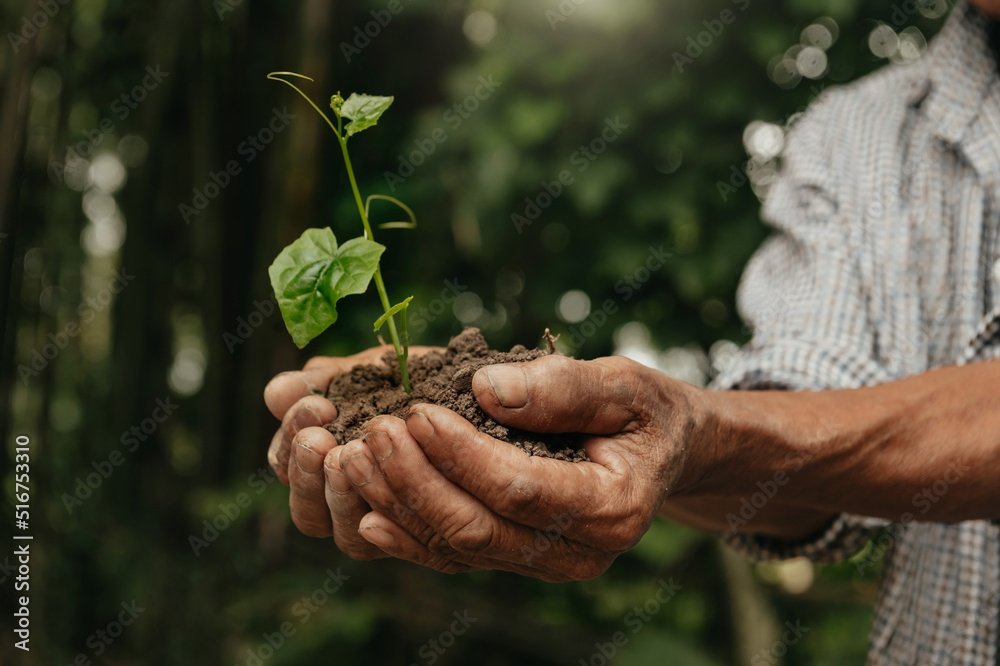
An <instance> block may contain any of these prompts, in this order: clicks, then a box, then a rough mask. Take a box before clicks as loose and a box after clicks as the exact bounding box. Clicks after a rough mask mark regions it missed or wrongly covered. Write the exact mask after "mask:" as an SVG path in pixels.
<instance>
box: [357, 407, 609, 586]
mask: <svg viewBox="0 0 1000 666" xmlns="http://www.w3.org/2000/svg"><path fill="white" fill-rule="evenodd" d="M470 427H471V425H470ZM366 439H367V446H368V448H369V451H368V452H367V453H368V455H370V456H371V459H369V460H366V461H364V462H363V463H362V466H361V467H360V468H358V469H357V470H354V469H353V468H352V466H351V464H350V463H348V464H347V467H346V469H345V472H346V473H347V476H348V478H349V479H351V480H352V481H353V482H354V483H355V484H356V487H357V488H358V491H359V492H360V493H362V494H363V495H364V496H365V497H367V498H368V499H369V504H371V505H372V508H373V509H376V510H379V511H380V513H381V514H382V515H383V516H384V517H392V521H391V522H394V523H396V524H399V525H400V526H401V527H404V528H406V531H407V532H408V533H410V534H411V535H412V536H414V537H415V538H416V541H417V542H419V543H422V544H424V546H426V550H427V553H425V552H424V550H422V549H419V548H417V549H416V550H414V549H413V548H414V547H413V546H412V544H410V545H409V546H406V543H409V542H408V541H406V540H400V539H396V545H395V546H389V547H383V549H384V550H386V552H389V553H390V554H393V555H395V556H397V557H404V556H405V559H412V560H413V561H416V562H418V563H421V564H425V562H424V561H422V560H421V558H426V557H428V553H429V556H430V557H433V556H435V555H446V556H447V558H448V561H449V562H454V561H459V562H466V563H470V564H472V565H474V566H479V567H482V568H490V569H503V570H506V571H518V572H523V573H527V574H528V575H532V576H535V577H542V578H544V579H545V580H566V579H567V578H566V576H571V577H573V578H580V577H581V575H582V574H589V573H592V572H593V569H594V566H595V563H596V562H597V561H598V560H599V559H600V558H595V557H594V556H593V553H592V552H591V551H590V550H589V549H587V548H585V547H583V546H582V545H581V544H578V543H575V542H573V541H571V540H569V539H565V538H563V537H562V535H561V534H558V533H556V534H553V535H552V536H551V538H547V541H546V543H545V545H544V547H543V548H542V549H535V548H533V544H534V543H535V542H536V540H537V539H538V534H537V531H536V530H531V529H530V528H528V527H526V526H525V525H521V524H517V523H515V522H511V521H508V520H506V519H503V518H501V517H499V516H497V515H496V514H495V513H494V512H493V511H491V510H490V508H489V507H487V506H484V505H483V503H482V502H480V501H478V500H477V499H476V498H475V497H472V496H471V495H469V494H468V493H467V492H465V490H463V489H462V488H459V487H458V486H456V485H455V484H453V483H452V482H451V481H449V480H448V479H447V478H445V476H444V475H443V474H442V473H441V472H440V471H439V470H438V469H436V468H435V467H434V466H433V465H431V463H430V461H428V460H427V458H426V456H424V454H423V452H422V451H421V450H420V447H419V445H418V443H417V442H416V440H415V439H414V438H413V437H412V435H411V434H410V432H409V430H408V429H407V427H406V424H405V423H404V422H402V421H400V420H399V419H394V418H392V417H379V418H377V419H374V420H373V421H372V422H371V424H370V425H369V435H368V437H367V438H366ZM507 446H509V445H507ZM363 453H364V449H363V448H361V447H359V454H363ZM358 457H359V458H360V457H362V456H361V455H359V456H358ZM376 460H377V464H378V469H375V470H372V466H373V464H374V463H375V461H376ZM356 472H357V476H355V473H356ZM380 472H381V473H380ZM400 499H403V500H405V502H404V503H403V506H402V507H401V508H400V507H399V506H398V504H397V505H394V504H393V502H394V501H395V502H397V503H398V502H399V500H400ZM383 505H384V506H385V507H386V508H385V509H383V508H382V507H383ZM413 513H415V514H416V515H417V516H418V517H419V518H420V521H421V523H423V524H426V526H427V528H429V531H427V530H423V529H420V528H419V527H418V529H416V530H414V529H412V528H411V527H409V526H410V525H413V524H414V521H413V520H412V514H413ZM373 520H374V519H373ZM365 525H369V526H370V523H366V522H364V521H363V525H362V526H365ZM383 527H385V525H383ZM386 531H388V532H389V534H392V532H391V531H389V530H386ZM428 534H429V535H430V538H428ZM363 535H364V533H363ZM407 548H408V549H409V550H406V549H407ZM394 549H395V550H394ZM453 553H454V555H453ZM609 563H610V561H609V562H608V564H609ZM606 566H607V565H606V564H605V568H606ZM595 575H596V574H595Z"/></svg>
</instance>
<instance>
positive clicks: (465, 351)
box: [327, 328, 589, 462]
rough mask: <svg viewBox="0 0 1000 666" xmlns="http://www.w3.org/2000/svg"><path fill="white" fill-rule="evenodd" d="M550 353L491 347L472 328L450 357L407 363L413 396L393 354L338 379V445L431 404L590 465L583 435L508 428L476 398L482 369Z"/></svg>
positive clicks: (551, 454) (549, 454)
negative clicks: (378, 421) (475, 379)
mask: <svg viewBox="0 0 1000 666" xmlns="http://www.w3.org/2000/svg"><path fill="white" fill-rule="evenodd" d="M548 353H550V352H548V351H543V350H541V349H533V350H528V349H526V348H525V347H523V346H521V345H518V346H516V347H514V348H513V349H511V350H510V351H509V352H498V351H494V350H492V349H490V348H489V346H488V345H487V344H486V340H484V339H483V336H482V334H481V333H480V332H479V329H477V328H467V329H465V330H464V331H463V332H462V333H461V335H458V336H456V337H455V338H453V339H452V341H451V342H450V343H449V344H448V348H447V349H446V350H445V352H444V353H441V352H438V351H433V352H430V353H428V354H426V355H424V356H421V357H419V358H411V359H410V360H409V361H408V363H407V368H409V371H410V382H411V386H412V388H413V393H411V394H410V395H407V394H406V392H405V391H404V390H403V388H402V386H400V376H399V365H398V364H397V363H396V356H395V354H393V353H392V352H390V353H388V354H386V356H385V357H384V359H383V361H384V365H381V366H378V365H361V366H358V367H356V368H354V369H353V370H351V371H350V372H348V373H345V374H343V375H340V376H338V377H336V378H334V380H333V382H332V383H331V384H330V389H329V391H328V393H327V397H328V398H329V399H330V400H331V401H332V402H333V404H335V405H336V406H337V419H336V420H335V421H334V422H333V423H331V424H330V425H329V426H327V429H328V430H329V431H330V432H332V433H333V434H334V436H335V437H336V438H337V441H338V442H340V443H342V444H346V443H347V442H350V441H352V440H355V439H360V438H361V437H362V436H363V434H364V430H363V429H364V426H365V424H366V423H367V422H368V421H369V420H370V419H371V418H372V417H374V416H378V415H380V414H391V415H393V416H398V417H399V418H402V419H405V418H406V415H407V414H408V413H409V410H410V407H411V406H413V405H417V404H421V403H425V404H426V403H430V404H434V405H441V406H442V407H447V408H448V409H451V410H452V411H454V412H457V413H458V414H459V415H461V416H463V417H465V418H466V419H468V420H469V421H470V422H472V424H473V425H475V426H476V427H477V428H479V430H480V431H481V432H484V433H486V434H488V435H491V436H492V437H495V438H497V439H500V440H503V441H505V442H510V443H511V444H513V445H514V446H516V447H518V448H519V449H521V450H522V451H525V452H526V453H528V455H533V456H542V457H546V458H557V459H559V460H569V461H571V462H580V461H585V460H589V458H588V457H587V454H586V453H584V451H583V450H582V449H581V448H580V446H581V440H580V437H579V436H578V435H539V434H537V433H530V432H524V431H522V430H516V429H514V428H507V427H506V426H503V425H501V424H499V423H497V422H496V421H494V420H493V419H491V418H490V417H489V416H487V415H486V413H485V412H483V410H482V409H480V408H479V403H477V402H476V398H475V396H474V395H473V393H472V376H473V375H475V374H476V371H477V370H479V368H482V367H483V366H487V365H496V364H498V363H522V362H526V361H532V360H534V359H536V358H539V357H541V356H545V355H546V354H548Z"/></svg>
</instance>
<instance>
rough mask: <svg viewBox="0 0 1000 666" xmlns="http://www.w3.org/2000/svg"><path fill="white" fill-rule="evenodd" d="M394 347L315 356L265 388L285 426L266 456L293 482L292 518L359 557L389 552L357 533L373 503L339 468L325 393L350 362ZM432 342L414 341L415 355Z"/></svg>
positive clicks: (374, 358) (371, 359)
mask: <svg viewBox="0 0 1000 666" xmlns="http://www.w3.org/2000/svg"><path fill="white" fill-rule="evenodd" d="M391 349H392V347H388V346H384V347H375V348H372V349H369V350H366V351H364V352H361V353H360V354H355V355H353V356H347V357H343V358H333V357H325V356H317V357H315V358H312V359H310V360H309V362H308V363H306V365H305V367H304V368H303V369H302V370H301V371H298V372H283V373H281V374H279V375H277V376H275V377H274V379H272V380H271V381H270V382H269V383H268V385H267V387H266V388H265V389H264V402H265V403H267V407H268V409H270V410H271V413H272V414H274V415H275V416H276V417H277V418H278V419H279V420H281V427H280V428H279V429H278V431H277V432H276V433H275V434H274V437H273V438H272V439H271V446H270V448H269V450H268V452H267V459H268V462H269V463H270V465H271V468H272V469H273V470H274V472H275V474H277V476H278V478H279V479H280V480H281V482H282V483H284V484H285V485H286V486H289V487H290V488H291V493H290V494H289V500H288V504H289V507H290V509H291V515H292V521H293V522H294V523H295V525H296V527H298V528H299V530H301V531H302V532H303V533H304V534H307V535H309V536H315V537H329V536H333V537H334V539H335V541H336V543H337V546H338V547H339V548H340V549H341V550H343V551H344V552H346V553H347V554H349V555H350V556H351V557H354V558H355V559H373V558H377V557H386V555H385V553H383V552H382V551H381V550H379V549H378V548H375V547H374V546H372V545H371V544H369V543H368V542H367V541H365V540H364V539H362V538H361V537H360V536H359V535H358V522H359V521H360V520H361V518H362V517H363V516H364V515H365V514H367V513H369V512H370V511H371V509H370V508H369V506H368V505H367V504H366V503H365V502H364V500H363V499H361V497H359V496H358V494H357V493H356V492H354V490H353V488H352V487H351V485H350V484H349V483H348V482H347V480H346V479H345V478H344V475H343V473H342V472H341V466H340V459H341V454H342V453H343V447H340V446H337V441H336V438H334V436H333V435H332V434H330V432H329V431H328V430H326V429H325V428H324V427H323V426H324V425H326V424H328V423H331V422H332V421H333V420H334V419H335V418H336V417H337V408H336V407H334V405H333V403H332V402H330V401H329V400H328V399H327V398H326V390H327V388H328V387H329V385H330V381H331V380H332V379H333V378H334V377H335V376H337V375H339V374H341V373H344V372H347V371H349V370H350V369H351V368H353V367H355V366H357V365H362V364H366V363H374V364H379V363H381V358H382V356H383V355H384V354H385V353H386V352H387V351H391ZM428 350H429V348H423V347H411V348H410V353H411V355H420V354H422V353H426V352H427V351H428Z"/></svg>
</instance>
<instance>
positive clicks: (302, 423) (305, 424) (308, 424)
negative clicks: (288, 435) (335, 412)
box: [295, 407, 323, 431]
mask: <svg viewBox="0 0 1000 666" xmlns="http://www.w3.org/2000/svg"><path fill="white" fill-rule="evenodd" d="M321 425H323V421H322V420H320V418H319V415H317V414H316V412H314V411H313V410H311V409H309V408H308V407H303V408H302V409H300V410H299V413H298V414H296V415H295V430H296V431H298V430H305V429H306V428H317V427H319V426H321Z"/></svg>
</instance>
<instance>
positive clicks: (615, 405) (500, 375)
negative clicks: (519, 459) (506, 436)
mask: <svg viewBox="0 0 1000 666" xmlns="http://www.w3.org/2000/svg"><path fill="white" fill-rule="evenodd" d="M644 374H645V369H644V368H643V366H641V365H639V364H638V363H634V362H632V361H628V360H627V359H623V358H617V357H612V358H604V359H599V360H597V361H576V360H573V359H571V358H567V357H565V356H556V355H552V356H545V357H542V358H540V359H536V360H534V361H531V362H530V363H505V364H500V365H491V366H487V367H485V368H482V369H480V370H479V371H478V372H477V373H476V374H475V376H474V377H473V380H472V390H473V392H474V393H475V394H476V398H477V399H478V400H479V404H480V406H481V407H482V408H483V410H484V411H486V413H487V414H489V415H490V416H492V417H493V418H495V419H497V420H498V421H500V422H501V423H503V424H505V425H509V426H513V427H515V428H520V429H522V430H527V431H529V432H550V433H557V432H558V433H562V432H580V433H587V434H592V435H611V434H616V433H619V432H622V431H624V430H628V429H629V427H630V426H631V424H632V422H633V421H635V420H636V419H638V418H640V417H641V416H642V409H643V407H644V406H645V404H644V399H643V395H642V394H641V391H642V390H643V389H644V388H649V386H650V379H649V378H647V377H644V376H643V375H644Z"/></svg>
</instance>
